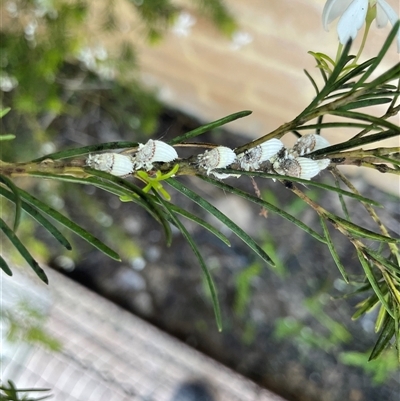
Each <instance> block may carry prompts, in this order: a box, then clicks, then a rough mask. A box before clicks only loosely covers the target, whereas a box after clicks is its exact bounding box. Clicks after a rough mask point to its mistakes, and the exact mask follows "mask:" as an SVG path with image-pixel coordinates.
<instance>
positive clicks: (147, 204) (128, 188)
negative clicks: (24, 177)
mask: <svg viewBox="0 0 400 401" xmlns="http://www.w3.org/2000/svg"><path fill="white" fill-rule="evenodd" d="M87 171H88V172H89V173H90V174H93V176H94V177H98V178H97V179H93V177H86V178H77V177H72V176H61V175H57V174H52V173H42V172H35V173H32V174H30V175H31V176H33V177H47V178H52V179H55V180H59V181H67V182H75V183H80V184H84V185H87V184H88V183H90V184H93V185H96V186H97V187H99V188H101V189H104V190H108V189H109V190H108V192H114V193H116V192H120V193H121V194H120V195H118V196H127V197H130V198H131V199H132V201H135V202H137V203H140V205H141V206H143V207H144V208H145V209H146V210H147V211H148V212H149V213H150V214H151V215H152V216H153V217H154V218H155V219H156V220H157V221H158V222H160V224H161V225H162V226H163V228H164V233H165V236H166V242H167V244H170V243H171V239H172V234H171V227H170V226H169V224H168V222H167V220H166V219H165V216H164V214H163V213H162V212H161V210H160V208H159V207H158V206H157V205H156V204H155V202H154V200H153V199H152V197H151V196H150V195H149V194H147V193H145V192H143V190H142V189H140V188H139V187H138V186H137V185H135V184H133V183H132V182H130V181H127V180H125V179H123V178H121V177H116V176H114V175H112V174H109V173H106V172H104V171H98V170H95V169H91V168H87ZM99 179H103V182H102V183H101V180H99ZM105 180H107V181H109V182H108V183H107V181H105ZM118 187H119V188H121V191H118V190H117V188H118ZM107 188H108V189H107ZM111 188H112V190H111ZM135 194H136V195H137V196H138V197H139V198H138V199H137V200H136V199H135V198H134V195H135ZM139 199H140V200H141V202H140V201H139Z"/></svg>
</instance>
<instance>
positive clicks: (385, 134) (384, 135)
mask: <svg viewBox="0 0 400 401" xmlns="http://www.w3.org/2000/svg"><path fill="white" fill-rule="evenodd" d="M379 121H381V119H379ZM394 128H395V129H393V130H387V131H382V132H379V133H378V134H372V135H368V136H363V137H362V138H354V139H350V140H349V141H346V142H342V143H339V144H337V145H333V146H329V147H326V148H324V149H320V150H316V151H315V152H312V153H310V155H312V156H319V155H329V154H330V153H337V152H340V151H341V150H347V149H351V148H355V147H357V146H365V145H368V144H370V143H373V142H379V141H383V140H384V139H389V138H393V137H395V136H399V135H400V128H399V127H396V126H394Z"/></svg>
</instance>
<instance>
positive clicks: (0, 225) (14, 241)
mask: <svg viewBox="0 0 400 401" xmlns="http://www.w3.org/2000/svg"><path fill="white" fill-rule="evenodd" d="M0 229H1V230H2V231H3V232H4V234H5V235H6V236H7V237H8V239H9V240H10V241H11V243H12V244H13V245H14V246H15V248H16V249H17V250H18V252H19V253H20V254H21V256H22V257H23V258H24V259H25V260H26V261H27V263H28V264H29V266H30V267H31V268H32V270H33V271H34V272H35V273H36V274H37V275H38V277H39V278H40V279H41V280H42V281H43V282H44V283H46V284H48V283H49V280H48V279H47V276H46V273H45V272H44V270H43V269H42V268H41V267H40V266H39V264H38V263H37V262H36V260H35V259H33V257H32V255H31V254H30V253H29V251H28V250H27V249H26V248H25V246H24V244H23V243H22V242H21V241H20V240H19V238H18V237H17V236H16V235H15V233H14V232H13V231H12V230H11V228H10V227H8V225H7V224H6V222H5V221H4V220H3V219H1V218H0Z"/></svg>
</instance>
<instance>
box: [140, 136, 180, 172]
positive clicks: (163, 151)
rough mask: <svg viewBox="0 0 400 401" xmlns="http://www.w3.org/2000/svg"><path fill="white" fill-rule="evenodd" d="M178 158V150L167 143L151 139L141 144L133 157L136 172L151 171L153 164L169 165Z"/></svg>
mask: <svg viewBox="0 0 400 401" xmlns="http://www.w3.org/2000/svg"><path fill="white" fill-rule="evenodd" d="M177 158H178V154H177V153H176V150H175V149H174V148H173V147H172V146H170V145H168V144H167V143H165V142H162V141H157V140H153V139H149V140H148V141H147V142H146V143H145V144H142V143H140V144H139V150H138V151H137V153H136V154H135V155H134V156H133V157H132V159H133V164H134V168H135V170H139V169H141V168H144V169H145V170H147V171H148V170H151V169H152V168H153V163H155V162H161V163H168V162H171V161H172V160H175V159H177Z"/></svg>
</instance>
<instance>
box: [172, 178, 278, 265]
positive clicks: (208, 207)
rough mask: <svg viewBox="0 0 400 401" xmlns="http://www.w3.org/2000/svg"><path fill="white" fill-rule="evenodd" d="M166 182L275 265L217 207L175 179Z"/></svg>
mask: <svg viewBox="0 0 400 401" xmlns="http://www.w3.org/2000/svg"><path fill="white" fill-rule="evenodd" d="M166 182H167V183H168V184H169V185H171V186H172V187H173V188H175V189H176V190H177V191H179V192H180V193H182V194H183V195H185V196H186V197H188V198H189V199H191V200H192V201H193V202H195V203H197V204H198V205H199V206H200V207H202V208H203V209H204V210H206V211H207V212H208V213H211V214H212V215H213V216H215V217H216V218H217V219H218V220H220V221H221V222H222V223H223V224H225V225H226V226H227V227H228V228H229V229H230V230H232V232H233V233H235V234H236V235H237V236H238V237H239V238H240V239H241V240H242V241H243V242H244V243H245V244H246V245H247V246H248V247H249V248H250V249H252V250H253V251H254V252H255V253H256V254H257V255H258V256H260V257H261V259H263V260H264V261H265V262H267V263H268V264H270V265H271V266H273V267H275V264H274V262H273V261H272V259H271V258H270V257H269V256H268V255H267V254H266V253H265V251H264V250H263V249H262V248H261V247H260V246H259V245H258V244H257V243H256V242H255V241H254V240H253V239H252V238H251V237H250V236H249V235H248V234H247V233H246V232H245V231H243V230H242V229H241V228H240V227H239V226H238V225H237V224H235V223H234V222H233V221H232V220H231V219H229V218H228V217H227V216H225V215H224V214H223V213H221V212H220V211H219V210H218V209H217V208H215V207H214V206H213V205H211V203H209V202H207V201H206V200H205V199H204V198H202V197H201V196H199V195H198V194H196V193H195V192H193V191H192V190H190V189H189V188H188V187H186V186H185V185H183V184H182V183H180V182H179V181H176V180H175V179H171V178H170V179H168V180H166Z"/></svg>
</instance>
